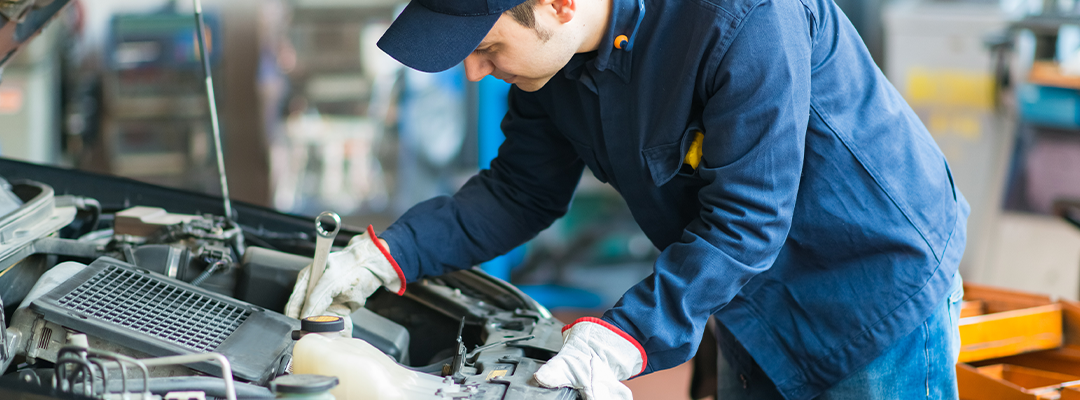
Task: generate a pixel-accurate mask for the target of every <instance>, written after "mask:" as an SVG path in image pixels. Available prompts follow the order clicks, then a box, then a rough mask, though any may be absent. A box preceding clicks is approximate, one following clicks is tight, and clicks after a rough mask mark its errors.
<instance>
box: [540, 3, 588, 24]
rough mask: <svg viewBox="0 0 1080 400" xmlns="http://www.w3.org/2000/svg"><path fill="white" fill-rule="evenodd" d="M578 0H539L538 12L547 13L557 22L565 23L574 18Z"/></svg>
mask: <svg viewBox="0 0 1080 400" xmlns="http://www.w3.org/2000/svg"><path fill="white" fill-rule="evenodd" d="M577 2H578V0H540V1H539V7H540V12H546V13H549V15H551V16H553V17H555V19H556V20H558V21H559V23H563V24H565V23H567V22H570V21H571V20H573V19H574V15H575V13H576V12H577V6H578V4H577Z"/></svg>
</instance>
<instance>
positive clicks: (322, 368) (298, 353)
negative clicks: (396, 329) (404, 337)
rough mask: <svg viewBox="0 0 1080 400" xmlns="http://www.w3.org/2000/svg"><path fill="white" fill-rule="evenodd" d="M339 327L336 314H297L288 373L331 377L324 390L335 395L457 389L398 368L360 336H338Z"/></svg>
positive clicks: (404, 398)
mask: <svg viewBox="0 0 1080 400" xmlns="http://www.w3.org/2000/svg"><path fill="white" fill-rule="evenodd" d="M335 320H336V321H338V323H337V325H334V322H333V321H335ZM334 326H340V328H337V329H333V327H334ZM343 328H344V323H343V321H342V320H341V318H340V317H330V316H316V317H308V318H305V319H303V320H302V321H301V330H302V331H304V332H305V333H306V334H304V335H303V336H302V337H301V338H300V340H299V341H297V342H296V345H295V346H294V347H293V365H292V373H294V374H316V375H326V376H334V377H337V378H338V381H339V383H340V384H339V385H338V386H337V387H335V388H334V389H331V390H330V393H332V394H333V395H334V397H335V398H337V400H414V399H417V400H418V399H434V398H437V397H436V392H438V391H440V390H442V391H443V392H455V391H457V389H459V388H458V387H457V386H458V385H454V384H452V383H451V384H447V383H443V378H440V377H437V376H432V375H428V374H423V373H419V372H416V371H413V370H410V369H408V368H405V367H402V366H401V365H399V364H398V363H396V362H394V360H393V359H391V358H390V357H389V356H387V355H386V354H383V353H382V352H381V351H379V350H378V349H376V348H375V346H372V345H371V344H370V343H368V342H366V341H364V340H361V339H355V338H345V337H341V336H340V334H339V333H338V332H339V331H340V330H341V329H343Z"/></svg>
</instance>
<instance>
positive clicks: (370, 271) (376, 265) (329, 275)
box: [285, 226, 405, 337]
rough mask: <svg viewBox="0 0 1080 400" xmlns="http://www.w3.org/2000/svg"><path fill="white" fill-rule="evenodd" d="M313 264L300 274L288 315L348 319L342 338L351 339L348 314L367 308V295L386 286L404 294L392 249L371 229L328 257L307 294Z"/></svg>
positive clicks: (286, 306)
mask: <svg viewBox="0 0 1080 400" xmlns="http://www.w3.org/2000/svg"><path fill="white" fill-rule="evenodd" d="M310 279H311V265H308V266H307V267H306V268H304V269H303V270H301V271H300V275H299V276H298V277H297V278H296V285H295V286H293V292H292V295H290V296H289V302H288V303H287V304H285V315H287V316H290V317H293V318H306V317H310V316H313V315H336V316H339V317H342V318H344V319H345V330H344V331H342V332H341V335H342V336H345V337H352V319H351V318H349V314H352V313H353V312H354V311H356V310H357V309H359V308H360V307H363V306H364V303H365V302H366V301H367V298H368V296H371V295H372V294H373V293H375V290H376V289H378V288H379V287H380V286H385V287H386V288H387V289H389V290H390V291H393V292H395V293H397V294H398V295H399V296H400V295H401V294H403V293H405V277H404V274H402V272H401V268H399V267H398V266H397V262H395V261H394V259H393V257H391V256H390V251H389V249H385V248H383V244H382V242H380V241H379V239H378V238H377V237H375V232H374V230H373V229H372V228H371V226H368V229H367V234H366V235H365V234H360V235H356V236H353V238H352V239H350V240H349V245H348V246H346V247H345V248H344V249H342V250H341V251H335V252H331V253H330V255H329V256H327V257H326V269H325V270H323V274H322V277H321V278H319V282H318V283H316V284H315V288H314V289H313V290H312V291H311V293H308V292H307V291H308V281H309V280H310Z"/></svg>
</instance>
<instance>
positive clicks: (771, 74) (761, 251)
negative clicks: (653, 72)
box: [603, 0, 812, 373]
mask: <svg viewBox="0 0 1080 400" xmlns="http://www.w3.org/2000/svg"><path fill="white" fill-rule="evenodd" d="M736 22H737V25H736V26H737V28H736V29H737V31H736V32H735V34H734V35H731V36H732V37H733V38H732V39H730V40H729V43H730V44H725V43H723V42H720V43H719V44H718V46H719V47H718V48H717V51H715V53H714V54H716V56H715V57H714V58H715V59H714V60H711V62H710V64H709V65H708V67H709V68H710V69H709V70H710V71H712V73H713V74H714V76H713V77H712V78H711V80H708V81H707V83H706V85H705V86H706V88H705V91H706V93H705V95H704V97H705V98H706V102H705V107H704V111H703V116H702V118H703V119H702V122H703V124H704V128H705V134H704V142H703V144H702V150H703V154H702V161H701V164H700V165H699V167H698V169H697V173H698V174H699V176H700V177H701V178H702V179H704V180H705V181H706V185H705V186H704V187H703V188H702V189H701V190H700V192H699V193H698V199H699V201H700V203H701V211H700V215H699V217H698V218H696V219H694V220H693V221H692V222H691V223H690V224H689V225H688V226H687V227H686V228H685V230H684V231H683V234H682V237H681V239H680V240H679V241H677V242H676V243H673V244H671V245H670V246H668V247H667V248H665V249H663V251H662V252H661V253H660V256H659V258H658V259H657V261H656V264H655V266H654V273H653V274H652V275H650V276H649V277H647V278H646V279H645V280H643V281H641V282H639V283H638V284H636V285H634V286H633V287H631V288H630V289H629V290H628V291H627V292H626V293H625V294H624V295H623V297H622V298H621V299H620V300H619V302H618V303H616V305H615V306H614V308H612V309H611V310H608V311H607V312H606V313H605V314H604V317H603V319H605V320H607V321H609V322H611V323H612V324H614V325H616V326H618V327H620V328H622V329H623V330H624V331H626V332H627V333H629V334H630V335H631V336H633V337H634V338H636V339H637V340H639V341H640V343H641V345H642V347H643V348H644V349H645V351H646V353H647V354H648V361H649V363H648V365H647V366H646V368H645V371H644V373H650V372H653V371H657V370H661V369H666V368H671V367H674V366H676V365H679V364H681V363H683V362H685V361H686V360H688V359H690V357H691V356H693V354H694V352H695V351H696V349H697V345H698V344H699V343H700V340H701V335H702V332H703V330H704V326H705V323H706V321H707V319H708V317H709V316H710V315H712V314H714V313H716V312H718V311H719V310H720V309H721V308H723V307H724V306H725V305H726V304H728V303H729V302H730V301H731V299H732V298H733V297H734V296H735V295H736V294H737V293H738V292H739V290H740V289H741V288H742V287H743V285H745V284H746V282H747V281H749V280H750V279H751V278H753V277H754V276H755V275H757V274H759V273H761V272H763V271H765V270H767V269H769V268H770V266H771V265H772V264H773V261H774V260H775V259H776V257H777V255H778V254H779V251H780V248H781V247H782V245H783V244H784V241H785V239H786V237H787V234H788V230H789V228H790V227H791V218H792V213H793V210H794V206H795V199H796V195H797V193H798V189H799V179H800V174H801V170H802V164H803V155H804V154H803V151H804V150H803V146H804V139H805V136H806V128H807V124H808V121H809V112H810V52H811V41H812V37H811V33H812V29H811V26H812V15H811V14H810V12H809V11H808V10H806V9H805V8H803V6H802V4H801V3H800V2H797V1H769V0H763V1H762V2H760V3H758V4H757V5H756V6H755V8H754V9H752V10H751V11H750V12H749V13H748V14H746V17H745V18H744V19H743V20H742V21H736ZM725 46H726V47H727V49H726V51H725V49H724V47H725Z"/></svg>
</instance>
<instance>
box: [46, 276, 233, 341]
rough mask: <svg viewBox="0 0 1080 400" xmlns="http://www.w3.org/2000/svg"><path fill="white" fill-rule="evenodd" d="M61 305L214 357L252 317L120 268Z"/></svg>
mask: <svg viewBox="0 0 1080 400" xmlns="http://www.w3.org/2000/svg"><path fill="white" fill-rule="evenodd" d="M59 304H60V305H61V306H63V307H65V308H67V309H70V310H73V311H78V312H80V313H82V314H85V315H87V316H89V317H92V318H96V319H100V320H103V321H107V322H111V323H113V324H117V325H121V326H125V327H128V328H130V329H134V330H136V331H139V332H142V333H144V334H147V335H150V336H154V337H157V338H159V339H162V340H165V341H167V342H170V343H174V344H177V345H180V346H183V347H186V348H189V349H193V350H196V351H201V352H209V351H214V349H216V348H217V347H218V345H220V344H221V342H223V341H225V339H226V338H228V337H229V335H231V334H232V333H233V331H235V330H236V328H238V327H239V326H240V324H242V323H244V320H246V319H247V318H248V316H249V315H250V312H249V311H248V310H246V309H244V308H241V307H238V306H236V305H233V304H229V303H225V302H222V301H220V300H217V299H214V298H211V297H207V296H204V295H201V294H198V293H194V292H192V291H189V290H186V289H184V288H181V287H178V286H175V285H172V284H169V283H167V282H164V281H161V280H159V279H156V278H154V277H152V276H149V275H147V274H144V273H141V272H136V271H131V270H127V269H122V268H118V267H115V266H109V267H107V268H106V269H105V270H103V271H101V272H98V273H97V274H96V275H94V277H93V278H91V279H90V280H88V281H86V282H84V283H83V284H81V285H79V286H78V287H77V288H75V289H74V290H72V291H71V292H70V293H68V294H67V295H65V296H64V297H62V298H61V299H60V301H59Z"/></svg>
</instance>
